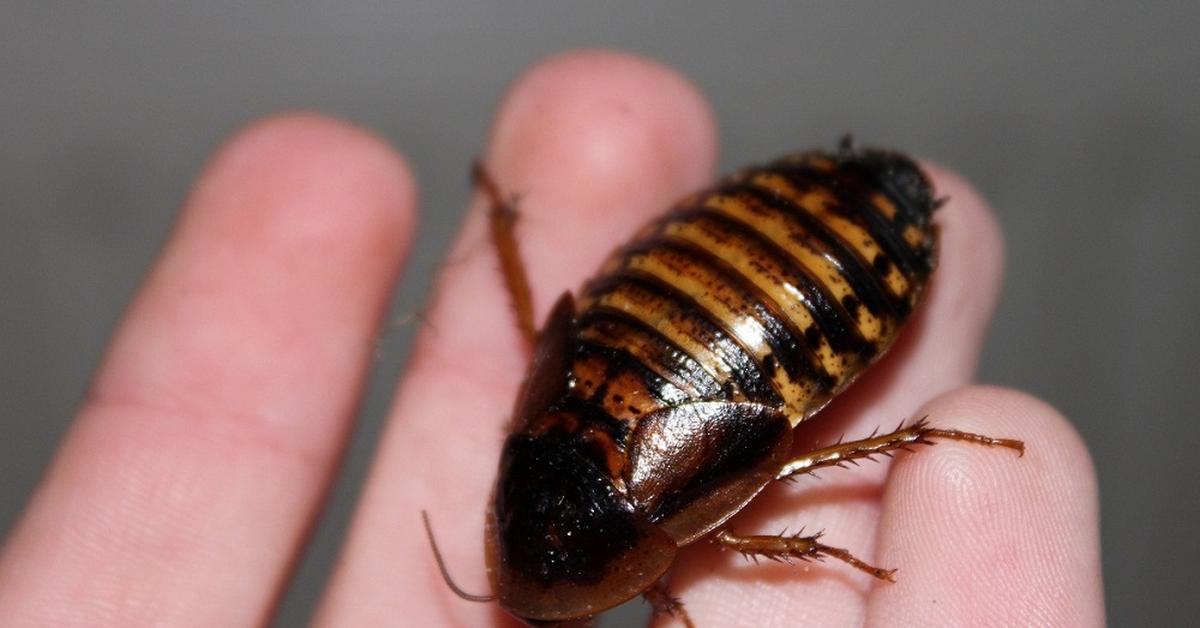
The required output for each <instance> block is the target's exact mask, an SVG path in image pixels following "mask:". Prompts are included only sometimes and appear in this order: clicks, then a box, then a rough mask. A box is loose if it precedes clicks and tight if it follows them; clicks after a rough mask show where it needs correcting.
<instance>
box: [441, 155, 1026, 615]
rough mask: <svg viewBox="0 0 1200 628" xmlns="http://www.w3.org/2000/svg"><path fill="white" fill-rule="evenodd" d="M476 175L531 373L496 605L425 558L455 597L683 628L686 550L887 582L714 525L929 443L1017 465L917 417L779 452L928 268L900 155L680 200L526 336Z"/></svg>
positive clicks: (489, 552) (797, 542) (893, 318)
mask: <svg viewBox="0 0 1200 628" xmlns="http://www.w3.org/2000/svg"><path fill="white" fill-rule="evenodd" d="M475 179H476V182H477V184H478V186H479V187H480V188H481V189H482V191H483V192H484V194H485V195H486V197H487V198H488V199H489V201H490V203H491V205H492V209H491V214H490V215H491V229H492V231H491V235H492V239H493V241H494V243H495V244H496V248H497V250H498V252H499V256H500V260H501V267H502V270H503V276H504V278H505V283H506V285H507V288H508V291H509V294H510V296H511V298H512V301H513V304H514V309H515V311H516V315H517V321H518V324H519V326H520V328H521V330H522V332H523V334H524V335H525V337H526V338H527V340H528V341H529V343H530V345H531V346H532V347H533V360H532V363H531V365H530V368H529V371H528V373H527V375H526V378H525V382H524V384H523V385H522V388H521V391H520V394H519V396H518V398H517V402H516V405H515V408H514V410H513V415H512V423H511V426H510V431H509V435H508V437H507V440H506V442H505V443H504V449H503V453H502V455H501V459H500V468H499V473H498V477H497V480H496V484H495V488H494V490H493V496H492V504H491V507H490V508H489V509H488V512H487V520H486V540H485V553H486V559H487V565H488V573H489V579H490V583H491V594H490V595H486V596H473V595H470V594H467V593H465V592H463V591H462V590H461V589H459V588H458V587H457V586H456V585H454V584H453V582H452V580H451V579H450V577H449V575H448V574H447V572H446V569H445V566H444V565H443V564H442V560H441V557H440V555H438V554H437V548H436V545H434V552H435V557H436V558H437V561H438V565H439V568H440V569H441V570H442V574H443V576H444V577H445V579H446V582H447V583H448V584H449V585H450V586H451V588H452V589H453V590H454V591H455V592H456V593H458V594H459V595H460V596H462V597H464V598H467V599H473V600H493V599H495V600H498V601H499V603H500V605H501V606H502V607H503V608H504V609H505V610H507V611H508V612H510V613H511V614H512V615H514V616H516V617H517V618H519V619H520V620H522V621H524V622H525V623H527V624H529V625H533V626H552V625H555V624H557V623H559V622H564V621H568V620H579V619H584V620H586V619H587V618H590V617H591V616H592V615H594V614H596V613H598V612H600V611H603V610H606V609H608V608H611V607H613V606H616V605H618V604H620V603H622V602H624V601H626V600H628V599H631V598H633V597H635V596H637V595H644V596H646V597H647V599H648V600H650V602H651V603H652V604H653V605H654V606H655V608H656V610H659V611H666V612H669V613H671V614H674V615H675V616H677V617H679V618H680V619H682V620H683V621H684V622H685V623H687V624H688V625H689V626H690V625H692V623H691V620H690V619H689V618H688V617H687V614H686V613H685V612H684V610H683V607H682V605H681V604H680V603H679V602H678V601H677V600H675V599H674V598H672V597H671V596H670V595H669V594H668V593H667V591H666V589H665V588H664V585H663V584H662V579H663V577H664V575H665V574H666V572H667V571H668V569H669V568H670V567H671V564H672V562H673V561H674V559H675V555H676V553H677V552H678V551H679V548H681V547H683V546H685V545H689V544H691V543H695V542H697V541H700V540H702V539H709V540H711V541H712V542H714V543H716V544H718V545H720V546H722V547H725V548H729V549H733V550H736V551H738V552H741V553H743V554H745V555H747V556H751V557H765V558H771V559H781V560H789V559H810V558H821V557H833V558H836V559H838V560H841V561H844V562H846V563H848V564H849V565H851V566H853V567H855V568H857V569H860V570H862V571H865V572H866V573H869V574H871V575H872V576H874V577H876V578H880V579H885V580H891V579H892V578H893V575H894V570H889V569H882V568H879V567H875V566H873V565H870V564H868V563H866V562H864V561H862V560H859V559H858V558H856V557H854V556H853V555H852V554H851V553H850V552H848V551H846V550H844V549H841V548H837V547H831V546H828V545H825V544H824V543H822V542H821V540H820V538H819V535H814V536H802V535H794V536H793V535H777V536H760V535H754V536H742V535H739V534H736V533H734V532H733V531H732V530H731V529H730V528H729V526H728V522H729V520H730V518H731V517H733V516H734V515H735V514H737V513H738V512H739V511H741V510H742V509H743V508H745V507H746V505H747V504H749V503H750V502H751V501H753V500H754V498H755V496H757V495H758V494H759V492H760V491H762V490H763V488H764V487H765V486H766V485H767V484H769V483H771V482H773V481H776V480H782V479H786V478H791V477H795V476H797V475H800V474H805V473H811V472H812V471H814V470H817V469H821V468H825V467H830V466H840V465H842V464H844V463H847V462H851V461H855V460H859V459H864V458H869V457H871V456H874V455H877V454H888V453H890V452H892V451H895V450H899V449H905V448H906V447H907V446H910V445H916V444H925V443H929V442H931V439H935V438H944V439H953V440H959V441H966V442H971V443H977V444H982V445H987V446H1000V447H1007V448H1010V449H1014V450H1017V451H1018V452H1022V453H1023V452H1024V445H1023V443H1021V442H1020V441H1016V440H1010V439H999V438H990V437H987V436H982V435H978V434H970V433H965V432H959V431H955V430H946V429H937V428H934V427H931V426H929V425H928V424H926V423H925V422H924V421H918V422H917V423H915V424H913V425H910V426H908V427H902V428H900V429H897V430H896V431H894V432H891V433H888V434H884V435H878V436H872V437H870V438H866V439H863V440H857V441H852V442H841V443H838V444H835V445H832V446H829V447H826V448H823V449H819V450H817V451H811V452H808V453H806V454H803V455H800V456H795V455H793V453H792V430H793V428H795V426H796V425H797V424H799V423H800V422H801V421H804V420H806V419H808V418H809V417H811V416H812V415H813V414H815V413H816V412H817V411H819V410H820V409H821V408H822V407H824V406H825V405H826V404H827V403H829V401H830V400H831V399H832V398H833V397H834V396H835V395H837V394H838V393H839V392H841V391H842V390H844V389H845V388H846V386H848V385H849V384H850V383H851V382H852V381H854V379H855V378H857V377H858V376H859V375H861V374H862V372H863V370H864V369H865V368H866V367H867V366H868V365H870V364H871V363H872V362H874V361H876V360H878V359H879V357H880V356H882V355H883V354H884V353H885V352H886V351H887V350H888V348H889V347H890V346H891V345H892V344H893V342H894V341H895V340H896V337H897V335H898V334H899V331H900V328H901V327H902V326H903V324H904V322H905V321H906V320H908V318H909V317H910V316H911V314H912V312H913V311H914V309H916V308H917V307H918V305H919V304H920V302H921V297H922V295H923V293H924V292H925V287H926V285H927V284H928V282H929V277H930V274H931V273H932V271H933V269H934V266H935V263H936V250H937V229H936V227H935V226H934V224H933V221H932V217H933V213H934V211H935V209H936V208H937V207H938V206H939V205H940V202H939V201H938V200H937V199H935V197H934V195H933V189H932V186H931V184H930V181H929V179H928V178H927V177H926V175H925V173H924V172H923V171H922V170H921V169H920V167H919V166H918V165H917V164H916V163H915V162H914V161H913V160H912V159H910V158H909V157H907V156H905V155H903V154H901V153H898V152H894V151H890V150H882V149H860V148H855V147H853V146H851V145H850V143H849V142H848V141H843V143H842V146H841V147H840V148H839V149H838V150H835V151H821V150H812V151H808V152H802V153H798V154H794V155H790V156H787V157H783V158H781V159H778V160H776V161H773V162H770V163H768V164H767V165H765V166H758V167H751V168H747V169H744V170H742V171H740V172H737V173H735V174H733V175H731V176H729V177H727V178H725V179H723V180H721V181H719V182H718V183H716V184H715V185H714V186H712V187H710V188H708V189H706V190H702V191H700V192H697V193H695V194H692V195H691V196H688V197H687V198H685V199H683V200H682V201H680V202H679V203H678V204H676V206H675V207H674V208H672V209H671V210H670V211H669V212H668V213H666V214H665V215H664V216H663V217H661V218H659V219H657V220H654V221H653V222H651V223H650V224H649V225H647V226H646V227H644V228H643V229H642V230H640V231H639V232H638V233H637V234H636V235H635V236H634V238H633V239H632V240H631V241H630V242H629V243H627V244H626V245H624V246H623V247H621V248H619V249H617V250H616V251H615V252H614V253H613V254H612V255H611V256H610V257H609V259H608V261H607V262H606V263H605V264H604V265H603V267H602V268H601V270H600V271H599V273H597V274H596V275H595V276H594V277H593V278H592V279H591V280H590V281H588V282H587V283H586V284H585V286H584V288H583V290H582V291H581V292H580V294H579V296H578V298H576V297H574V296H573V295H572V294H571V293H569V292H568V293H566V294H564V295H563V296H562V297H561V298H559V299H558V302H557V304H556V305H555V306H554V307H553V309H552V311H551V312H550V315H549V317H548V319H547V321H546V323H545V324H544V325H543V326H542V328H541V330H540V332H538V331H535V325H534V323H533V316H532V312H531V310H532V308H531V306H530V303H531V299H530V294H529V287H528V285H529V284H528V281H527V280H526V278H525V273H524V267H523V266H522V264H521V260H520V256H519V253H518V250H517V245H516V241H515V238H514V236H513V225H514V222H515V216H516V214H515V209H514V205H513V203H512V202H509V201H508V200H506V199H505V198H504V197H503V196H502V195H501V193H500V191H499V189H498V188H497V186H496V184H495V183H494V182H493V181H492V180H491V179H490V178H489V177H488V176H487V173H486V172H485V171H484V170H483V168H482V167H479V166H477V167H476V169H475ZM425 522H426V529H427V531H428V518H426V520H425ZM429 540H430V543H431V544H433V535H432V533H430V534H429Z"/></svg>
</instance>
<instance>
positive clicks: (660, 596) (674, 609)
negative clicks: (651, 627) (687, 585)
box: [642, 581, 696, 628]
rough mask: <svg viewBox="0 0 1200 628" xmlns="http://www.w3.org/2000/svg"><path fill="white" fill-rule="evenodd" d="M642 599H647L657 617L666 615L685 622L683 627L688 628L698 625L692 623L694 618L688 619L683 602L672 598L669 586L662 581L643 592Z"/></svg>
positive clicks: (694, 627)
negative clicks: (660, 614) (662, 614)
mask: <svg viewBox="0 0 1200 628" xmlns="http://www.w3.org/2000/svg"><path fill="white" fill-rule="evenodd" d="M642 597H644V598H646V601H647V602H649V603H650V606H651V607H653V608H654V614H655V615H657V614H659V613H666V614H667V615H670V616H671V617H674V618H675V619H678V620H679V621H681V622H683V625H685V626H687V628H696V624H693V623H692V618H691V617H688V614H687V611H686V610H684V608H683V602H680V601H679V598H677V597H674V596H672V595H671V592H670V591H667V585H665V584H663V583H662V581H659V582H656V583H654V586H653V587H650V588H649V589H646V590H645V591H643V592H642Z"/></svg>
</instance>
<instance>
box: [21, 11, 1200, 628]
mask: <svg viewBox="0 0 1200 628" xmlns="http://www.w3.org/2000/svg"><path fill="white" fill-rule="evenodd" d="M618 4H622V3H596V2H593V3H581V2H564V3H554V4H551V3H543V4H538V5H537V6H536V7H534V5H533V3H484V2H479V3H473V4H472V3H445V2H407V1H404V0H394V1H392V2H348V1H343V2H329V3H316V2H289V3H285V2H260V3H255V4H254V5H253V6H242V4H241V3H232V2H227V1H218V0H215V1H209V2H203V3H155V2H135V1H124V2H110V3H67V2H52V1H43V2H19V1H9V2H5V3H4V4H3V7H2V8H0V81H2V82H0V212H2V218H0V281H2V284H0V294H2V295H3V297H2V298H3V305H2V306H0V321H2V328H0V356H2V359H0V373H2V376H0V410H2V411H0V435H2V436H0V529H3V530H7V529H8V528H9V527H10V526H11V525H12V523H13V521H14V519H15V517H16V516H17V513H18V512H19V510H20V508H21V507H22V505H23V503H24V501H25V500H26V498H27V496H28V495H29V492H30V491H31V489H32V487H33V486H34V484H35V482H36V481H37V479H38V477H39V474H40V473H41V472H42V470H43V468H44V467H45V465H46V464H47V462H48V460H49V458H50V456H51V454H52V452H53V449H54V445H55V442H56V441H57V439H59V437H60V436H61V435H62V433H63V431H64V429H65V428H66V426H67V424H68V421H69V420H70V417H71V414H72V411H73V409H74V407H75V405H76V403H77V402H78V400H79V397H80V394H81V392H82V390H83V388H84V385H85V382H86V380H87V378H88V375H89V372H90V371H91V370H92V369H93V367H94V366H95V364H96V362H97V359H98V357H99V356H100V354H101V351H102V350H103V348H104V346H105V342H106V340H105V339H106V336H107V334H108V333H109V331H110V330H111V329H112V327H113V325H114V323H115V321H116V320H117V318H118V316H119V315H120V313H121V311H122V308H123V305H124V303H125V301H126V300H127V299H128V298H129V296H130V294H131V293H132V291H133V290H134V289H135V287H136V286H137V284H138V281H139V278H140V277H141V276H142V273H143V271H144V268H145V266H146V264H147V263H148V262H150V261H151V260H152V259H153V257H154V255H155V252H156V250H157V247H158V246H159V242H160V240H161V239H162V237H163V236H164V234H165V233H166V231H167V229H168V227H169V226H170V224H171V220H172V217H173V215H174V212H175V208H176V206H177V205H178V203H179V202H180V200H181V199H182V198H183V196H184V195H185V193H186V192H187V189H188V185H189V181H190V180H191V178H192V176H193V174H194V173H195V172H196V170H197V168H199V167H200V166H201V165H202V163H203V162H204V161H205V159H206V157H207V156H208V155H209V153H210V152H211V151H212V150H213V148H214V147H216V146H217V145H218V143H219V142H220V141H221V139H222V138H223V137H224V136H226V135H227V134H228V133H230V132H231V131H232V130H234V129H236V128H237V127H239V126H240V125H242V124H244V123H245V122H246V121H248V120H250V119H251V118H254V117H256V116H259V115H262V114H266V113H268V112H272V111H276V110H279V109H286V108H297V107H303V108H317V109H322V110H326V111H330V112H334V113H337V114H340V115H342V116H345V117H347V118H350V119H352V120H355V121H357V122H359V123H361V124H363V125H366V126H368V127H371V128H373V129H375V130H377V131H378V132H379V133H380V134H382V135H384V136H386V137H387V138H389V139H390V140H391V141H393V142H394V143H396V144H397V145H398V146H399V147H401V148H402V150H404V151H405V152H406V153H407V154H408V156H409V157H410V159H411V161H412V163H413V165H414V167H415V169H416V171H417V174H418V176H419V178H420V181H421V185H422V189H423V192H422V197H423V199H424V205H423V222H422V226H421V231H420V235H419V239H418V241H417V246H416V249H415V253H414V256H413V259H412V262H411V264H410V266H409V271H408V274H407V281H406V282H405V284H404V286H403V288H402V289H401V290H400V291H399V294H398V296H397V299H396V302H395V306H394V311H395V313H396V314H395V315H396V317H402V316H403V315H404V314H405V313H410V312H413V311H415V310H417V309H418V308H419V307H420V304H421V302H422V300H423V298H424V295H425V292H426V289H427V287H428V285H429V283H430V281H429V280H430V277H431V275H432V273H433V272H434V269H435V268H436V265H437V263H438V261H439V259H440V258H441V257H442V255H443V253H444V251H445V249H446V246H447V242H448V240H449V238H450V237H451V235H452V234H453V232H454V231H455V228H456V225H457V223H458V221H459V217H460V210H461V208H462V206H463V203H464V202H465V200H466V198H467V194H468V188H467V183H466V165H467V164H468V162H469V160H470V159H471V157H472V156H473V155H475V154H477V153H478V152H479V150H480V147H481V144H482V141H483V140H482V138H483V135H484V132H485V129H486V127H487V124H488V121H489V117H490V115H491V111H492V108H493V105H494V104H495V102H496V100H497V98H498V97H499V95H500V94H501V93H502V90H503V88H504V86H505V85H506V83H507V82H508V81H509V80H510V79H511V78H512V77H513V76H514V75H516V74H517V73H518V72H520V71H521V69H522V68H524V67H526V66H527V65H528V64H529V63H531V62H532V61H534V60H535V59H537V58H539V57H542V56H544V55H546V54H548V53H552V52H555V51H559V50H563V49H566V48H571V47H578V46H613V47H620V48H625V49H629V50H632V51H636V52H640V53H644V54H646V55H649V56H652V57H656V58H658V59H660V60H662V61H664V62H667V63H669V64H672V65H674V66H675V67H677V68H679V69H680V70H682V71H683V72H684V73H685V74H687V75H688V76H689V77H691V79H692V80H693V81H695V83H696V84H697V85H698V86H699V87H700V88H701V89H702V90H703V91H704V92H705V93H707V94H708V96H709V97H710V98H711V100H712V103H713V105H714V107H715V109H716V111H717V114H718V116H719V120H720V124H721V128H722V141H723V155H722V165H723V167H725V168H728V167H730V166H735V165H739V164H742V163H744V162H749V161H756V160H761V159H763V158H767V157H771V156H774V155H775V154H776V153H780V152H783V151H787V150H790V149H794V148H798V147H806V146H809V145H812V144H817V143H820V144H825V145H831V144H832V143H833V142H834V141H835V140H836V139H837V137H838V136H839V134H841V133H842V132H843V131H846V130H853V131H854V132H855V134H856V136H857V137H858V138H860V139H861V140H864V141H867V142H869V143H874V144H882V145H894V146H898V147H903V148H905V149H907V150H910V151H913V152H916V153H920V154H922V155H926V156H929V157H932V158H934V159H936V160H938V161H941V162H943V163H946V164H949V165H952V166H953V167H955V168H957V169H958V170H960V171H961V172H963V173H964V174H965V175H966V176H967V177H968V178H970V179H971V180H973V181H974V182H975V183H976V184H977V185H978V186H979V187H980V188H981V189H982V190H983V192H984V193H985V194H986V195H987V196H988V197H989V198H990V199H991V201H992V202H993V204H994V206H995V207H996V209H997V211H998V213H999V216H1000V220H1001V222H1002V223H1003V225H1004V228H1005V231H1006V233H1007V237H1008V243H1009V247H1010V254H1009V260H1010V261H1009V272H1008V279H1007V285H1006V289H1005V293H1004V298H1003V301H1002V303H1001V306H1000V312H999V315H998V317H997V320H996V325H995V329H994V333H993V334H992V336H991V340H990V342H989V344H988V348H987V352H986V355H985V356H984V363H983V371H982V378H983V379H984V380H985V381H990V382H997V383H1002V384H1006V385H1010V386H1016V387H1019V388H1023V389H1026V390H1029V391H1032V392H1034V393H1036V394H1038V395H1040V396H1042V397H1044V398H1046V399H1048V400H1050V401H1051V402H1053V403H1054V404H1055V405H1057V406H1058V407H1059V408H1061V409H1062V410H1063V411H1064V412H1065V413H1066V414H1067V415H1068V416H1070V417H1071V418H1072V419H1073V420H1074V422H1075V424H1076V425H1077V426H1078V428H1079V430H1080V431H1081V432H1082V433H1083V435H1084V436H1085V438H1086V439H1087V442H1088V444H1089V445H1090V447H1091V450H1092V453H1093V455H1094V457H1095V460H1096V464H1097V468H1098V470H1099V474H1100V482H1101V487H1102V509H1103V536H1104V566H1105V572H1106V573H1105V577H1106V589H1107V599H1108V612H1109V617H1110V621H1111V623H1112V624H1113V625H1115V626H1128V625H1182V624H1184V623H1186V622H1187V621H1188V620H1194V618H1195V617H1197V616H1200V595H1196V592H1197V589H1196V584H1195V578H1194V574H1195V570H1196V565H1198V564H1200V541H1198V540H1197V538H1198V537H1197V533H1198V532H1200V454H1198V451H1200V421H1197V420H1196V418H1195V417H1196V411H1195V409H1194V408H1195V406H1194V405H1193V404H1194V400H1193V399H1192V398H1191V394H1192V393H1195V392H1197V391H1198V390H1200V378H1198V377H1197V373H1196V369H1197V365H1198V360H1197V359H1196V356H1197V354H1198V353H1200V329H1198V328H1197V325H1196V324H1195V319H1194V312H1195V311H1196V308H1197V306H1200V290H1198V287H1200V286H1198V283H1200V282H1197V280H1196V277H1195V273H1196V270H1197V263H1198V262H1200V252H1198V251H1197V249H1196V242H1197V239H1198V238H1200V202H1198V201H1200V195H1198V194H1197V191H1196V190H1197V187H1196V181H1197V174H1196V173H1197V172H1198V170H1200V67H1198V66H1200V44H1198V43H1197V42H1198V39H1197V37H1198V36H1197V33H1198V32H1200V5H1196V4H1195V3H1183V2H1180V3H1165V2H1157V3H1150V2H1146V3H1137V6H1136V7H1135V6H1132V3H1131V5H1130V6H1126V7H1102V6H1100V5H1099V3H1082V2H1081V3H1056V4H1055V6H1053V7H1050V6H1044V5H1047V4H1049V3H1040V2H1039V3H1007V4H1005V5H1004V6H1003V7H1001V6H1000V5H999V3H996V4H995V6H993V3H988V4H978V5H974V6H967V5H964V4H952V3H945V4H939V3H931V2H923V3H914V4H908V5H905V6H903V7H901V6H898V5H892V4H887V5H881V6H868V5H862V4H851V3H836V5H835V4H834V3H830V4H829V5H811V6H809V5H806V3H783V2H780V3H763V4H755V5H753V6H739V7H736V8H735V7H733V6H732V5H730V4H724V3H716V2H687V3H684V2H671V3H656V4H655V5H654V6H653V7H652V8H646V7H642V6H640V5H638V4H635V3H632V2H631V3H624V4H626V5H627V6H622V7H618V6H617V5H618ZM881 4H882V3H881ZM1188 321H1192V322H1188ZM415 327H416V326H414V325H410V326H407V327H404V328H402V329H401V330H400V331H399V332H396V333H391V334H388V335H387V336H386V337H385V338H384V339H383V341H382V345H381V354H380V359H379V361H378V364H377V369H376V373H375V375H374V377H373V379H372V385H371V388H370V393H369V399H368V400H367V402H366V403H365V405H364V408H363V411H362V416H361V421H360V424H359V427H358V430H357V432H356V434H355V437H354V439H353V450H352V452H351V454H350V456H349V458H348V461H347V464H346V466H345V468H344V472H343V477H342V479H341V481H340V482H339V484H338V485H337V487H336V489H335V492H334V494H333V495H332V497H331V501H330V511H329V513H328V516H327V517H326V518H325V520H324V521H323V523H322V525H321V527H320V528H319V529H318V531H317V533H316V536H315V538H314V541H313V547H312V552H311V554H310V555H309V556H308V557H307V559H306V560H305V561H304V562H303V563H302V565H301V567H300V570H299V573H298V575H297V578H296V581H295V583H294V586H293V588H292V590H291V591H290V593H289V594H288V596H287V597H286V599H285V600H284V603H283V607H282V610H281V612H280V616H279V619H278V621H277V623H278V625H281V626H297V625H302V624H303V623H305V621H306V618H307V617H308V614H309V613H310V611H311V609H312V607H313V605H314V603H315V600H316V599H317V595H318V594H317V592H318V591H319V588H320V586H321V583H322V581H323V579H324V577H325V575H326V573H327V571H328V569H329V567H330V565H331V563H332V561H333V560H334V557H335V552H336V547H337V543H338V539H339V537H340V536H341V534H342V533H343V531H344V529H345V525H346V522H347V518H348V513H349V509H350V508H351V507H352V505H353V502H354V499H355V497H356V491H357V486H358V484H359V482H360V481H361V479H362V475H363V473H364V470H365V468H366V465H367V463H368V460H369V458H370V456H371V453H372V449H373V447H374V442H375V439H376V437H377V435H378V433H379V430H380V422H381V420H382V417H383V416H384V413H385V410H386V406H387V400H388V398H389V396H390V394H391V388H392V384H393V382H394V380H395V378H396V377H397V374H398V373H399V371H400V369H401V368H402V365H403V362H404V360H405V357H406V355H407V350H408V346H409V339H410V336H411V334H412V332H413V331H414V330H415ZM398 568H399V566H398ZM1014 603H1020V601H1019V600H1015V601H1014ZM629 612H632V613H634V614H636V612H637V611H627V614H626V615H623V617H629V616H630V615H628V613H629ZM608 622H609V623H608V624H607V625H618V622H621V623H625V622H622V621H621V620H612V619H610V620H608Z"/></svg>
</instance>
